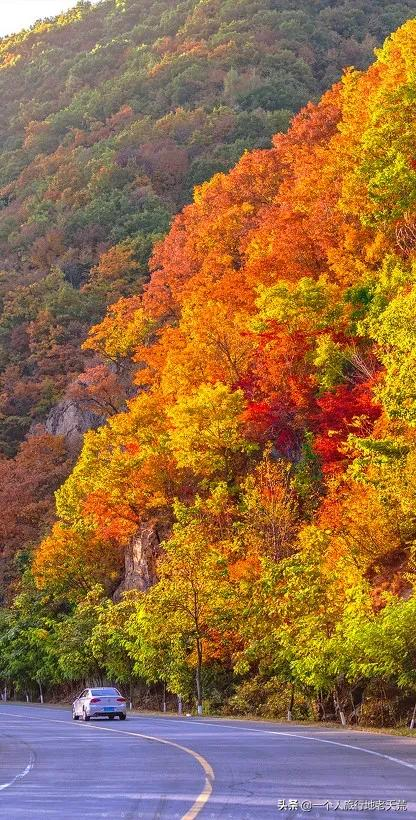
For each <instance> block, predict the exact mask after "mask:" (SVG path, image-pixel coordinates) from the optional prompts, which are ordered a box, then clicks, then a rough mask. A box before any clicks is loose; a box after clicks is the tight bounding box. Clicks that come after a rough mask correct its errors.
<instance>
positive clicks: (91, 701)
mask: <svg viewBox="0 0 416 820" xmlns="http://www.w3.org/2000/svg"><path fill="white" fill-rule="evenodd" d="M100 700H101V698H91V700H90V703H99V702H100Z"/></svg>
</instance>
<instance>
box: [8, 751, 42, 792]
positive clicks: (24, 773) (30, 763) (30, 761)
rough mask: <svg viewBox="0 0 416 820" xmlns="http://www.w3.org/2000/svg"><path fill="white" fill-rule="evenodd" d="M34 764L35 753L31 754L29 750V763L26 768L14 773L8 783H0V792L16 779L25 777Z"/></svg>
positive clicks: (11, 784)
mask: <svg viewBox="0 0 416 820" xmlns="http://www.w3.org/2000/svg"><path fill="white" fill-rule="evenodd" d="M34 764H35V755H34V754H32V752H30V756H29V763H28V764H27V766H26V768H25V769H23V771H22V772H19V774H16V775H15V777H13V780H10V782H9V783H0V792H3V791H4V790H5V789H9V788H10V786H13V785H14V783H16V782H17V781H18V780H22V779H23V778H24V777H26V775H28V774H29V772H30V771H31V770H32V769H33V766H34Z"/></svg>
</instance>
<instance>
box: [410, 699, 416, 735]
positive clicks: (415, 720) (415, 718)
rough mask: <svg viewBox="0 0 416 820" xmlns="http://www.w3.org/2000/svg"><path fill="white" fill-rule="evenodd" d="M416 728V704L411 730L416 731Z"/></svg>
mask: <svg viewBox="0 0 416 820" xmlns="http://www.w3.org/2000/svg"><path fill="white" fill-rule="evenodd" d="M415 726H416V703H415V705H414V709H413V714H412V719H411V721H410V729H414V728H415Z"/></svg>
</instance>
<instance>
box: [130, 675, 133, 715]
mask: <svg viewBox="0 0 416 820" xmlns="http://www.w3.org/2000/svg"><path fill="white" fill-rule="evenodd" d="M129 709H130V712H131V710H132V709H133V684H132V682H131V678H130V681H129Z"/></svg>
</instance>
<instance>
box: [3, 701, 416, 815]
mask: <svg viewBox="0 0 416 820" xmlns="http://www.w3.org/2000/svg"><path fill="white" fill-rule="evenodd" d="M289 800H293V801H299V802H298V804H296V802H295V803H292V804H291V805H292V807H293V808H290V809H289V805H290V804H289V802H288V801H289ZM346 800H356V801H357V800H367V801H371V800H373V801H383V800H385V801H391V800H393V801H394V800H395V801H399V800H403V801H407V812H404V811H399V810H398V807H399V805H400V804H399V803H396V804H394V803H393V804H392V807H391V808H390V809H388V808H387V807H388V806H389V803H386V804H385V808H384V809H383V808H382V805H383V804H379V808H376V805H377V804H375V806H374V807H373V808H372V807H371V803H369V804H367V807H366V804H365V803H361V804H358V806H356V807H355V808H354V806H352V807H351V809H348V804H347V803H345V802H344V801H346ZM279 801H286V805H287V808H284V804H282V803H279ZM308 801H311V803H312V804H315V805H314V806H313V807H312V809H311V810H308V809H309V802H308ZM325 801H329V802H328V803H325ZM338 801H341V802H340V805H339V807H338V808H336V807H337V803H338ZM317 804H320V805H317ZM386 809H387V810H386ZM395 816H402V817H407V818H408V820H410V818H412V820H416V739H415V740H413V739H412V738H396V737H388V736H383V735H371V734H361V733H358V732H345V731H335V730H328V729H324V728H319V727H316V728H313V729H311V728H310V727H302V726H288V725H287V724H285V725H278V724H272V723H260V722H259V723H252V722H245V721H226V720H214V719H210V718H204V719H201V718H200V719H197V718H182V719H176V718H163V717H160V718H159V717H149V716H129V718H128V720H127V721H126V722H125V723H119V722H116V721H113V722H111V723H110V722H109V721H106V720H96V721H91V722H90V723H87V724H83V723H79V722H72V720H71V716H70V714H69V712H68V713H67V712H66V711H63V710H62V709H57V708H55V709H54V708H51V707H36V706H20V705H15V704H12V703H11V704H7V705H6V704H1V705H0V817H1V818H2V819H3V818H5V820H6V819H7V820H26V819H28V820H32V818H33V820H36V819H37V818H46V820H48V818H50V820H58V819H59V820H78V818H79V820H96V818H111V820H156V818H160V820H179V818H181V819H182V820H195V818H196V817H198V818H199V820H208V818H220V820H252V818H253V820H271V819H272V818H275V819H276V818H279V817H280V818H282V817H283V818H286V819H287V820H290V818H292V819H293V818H301V817H302V818H307V817H311V818H335V820H336V819H337V818H342V817H344V818H346V820H353V818H373V820H374V818H381V817H387V818H394V817H395Z"/></svg>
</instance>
